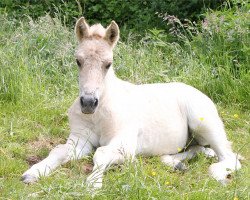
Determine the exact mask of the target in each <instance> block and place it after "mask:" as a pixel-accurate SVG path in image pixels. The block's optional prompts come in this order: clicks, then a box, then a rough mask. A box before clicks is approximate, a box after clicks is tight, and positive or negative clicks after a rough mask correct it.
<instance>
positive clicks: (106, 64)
mask: <svg viewBox="0 0 250 200" xmlns="http://www.w3.org/2000/svg"><path fill="white" fill-rule="evenodd" d="M75 33H76V37H77V39H78V41H79V45H78V47H77V50H76V54H75V56H76V62H77V65H78V68H79V89H80V104H81V110H82V112H83V113H85V114H92V113H94V112H95V110H96V108H97V106H98V102H99V98H100V96H101V95H102V93H103V90H104V86H105V79H106V75H107V74H108V72H109V71H110V67H112V62H113V52H112V50H113V48H114V46H115V45H116V43H117V41H118V39H119V27H118V25H117V24H116V23H115V22H114V21H112V22H111V24H110V25H109V26H108V27H107V28H106V29H105V28H103V26H102V25H101V24H95V25H93V26H89V25H88V24H87V22H86V21H85V19H84V17H81V18H80V19H79V20H78V21H77V22H76V26H75Z"/></svg>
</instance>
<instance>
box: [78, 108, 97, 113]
mask: <svg viewBox="0 0 250 200" xmlns="http://www.w3.org/2000/svg"><path fill="white" fill-rule="evenodd" d="M95 110H96V109H91V108H81V111H82V113H83V114H87V115H90V114H94V113H95Z"/></svg>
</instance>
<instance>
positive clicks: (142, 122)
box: [22, 17, 241, 188]
mask: <svg viewBox="0 0 250 200" xmlns="http://www.w3.org/2000/svg"><path fill="white" fill-rule="evenodd" d="M75 32H76V36H77V39H78V41H79V46H78V48H77V51H76V60H77V64H78V66H79V88H80V95H79V98H77V99H76V101H75V102H74V103H73V105H72V106H71V108H70V109H69V123H70V129H71V133H70V136H69V138H68V140H67V142H66V144H63V145H59V146H57V147H56V148H55V149H53V150H52V151H51V152H50V154H49V156H48V157H47V158H45V159H44V160H43V161H41V162H39V163H37V164H35V165H33V166H32V167H31V168H30V169H29V170H27V171H26V172H25V173H24V174H23V176H22V180H23V182H25V183H31V182H34V181H37V180H38V178H39V177H40V176H47V175H49V174H50V172H51V171H52V170H54V169H55V168H56V167H58V166H59V165H61V164H64V163H66V162H68V161H69V160H72V159H80V158H83V157H84V156H87V155H89V154H90V153H91V152H92V150H93V147H95V148H97V150H96V152H95V154H94V157H93V160H94V169H93V172H92V174H90V176H89V177H88V178H87V184H88V185H91V186H93V187H96V188H99V187H101V186H102V177H103V173H104V171H105V170H106V169H107V167H108V166H110V165H112V164H114V163H122V162H124V160H125V159H126V158H134V156H135V155H137V154H143V155H159V156H161V158H162V161H163V162H164V163H165V164H167V165H170V166H172V167H174V168H176V169H185V166H184V165H183V164H182V163H181V161H182V160H184V159H190V158H192V157H193V156H195V155H196V153H197V152H204V153H205V154H207V155H208V156H214V155H215V153H216V155H217V157H218V163H214V164H212V165H211V166H210V168H209V172H210V174H211V176H212V177H214V178H215V179H216V180H218V181H220V182H222V183H226V182H227V176H228V174H230V173H231V172H233V171H235V170H238V169H240V167H241V164H240V162H239V160H238V158H237V156H236V155H235V154H234V153H233V152H232V150H231V147H230V143H229V141H228V140H227V137H226V133H225V131H224V128H223V124H222V121H221V119H220V117H219V115H218V113H217V110H216V108H215V105H214V104H213V102H212V101H211V100H210V99H209V98H208V97H207V96H206V95H204V94H203V93H201V92H200V91H198V90H197V89H195V88H193V87H191V86H188V85H185V84H183V83H167V84H147V85H133V84H131V83H128V82H125V81H122V80H120V79H118V78H117V77H116V76H115V74H114V71H113V68H112V61H113V53H112V50H113V48H114V46H115V45H116V43H117V41H118V39H119V28H118V26H117V24H116V23H115V22H114V21H112V22H111V24H110V25H109V26H108V27H107V28H106V29H104V28H103V27H102V26H101V25H100V24H97V25H93V26H91V27H89V25H88V24H87V23H86V21H85V19H84V18H83V17H82V18H80V19H79V20H78V21H77V23H76V27H75ZM190 133H191V134H192V137H194V139H195V141H196V142H197V143H198V145H196V146H191V147H190V148H189V151H188V150H187V151H185V152H182V153H178V149H183V148H185V146H186V145H187V144H188V140H189V139H190V138H189V136H190ZM204 145H210V147H211V149H209V148H204V147H203V146H204ZM212 149H213V150H212Z"/></svg>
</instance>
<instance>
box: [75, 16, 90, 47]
mask: <svg viewBox="0 0 250 200" xmlns="http://www.w3.org/2000/svg"><path fill="white" fill-rule="evenodd" d="M75 34H76V37H77V40H78V41H79V42H81V41H82V40H84V38H87V37H89V25H88V23H87V22H86V20H85V18H84V17H81V18H80V19H78V20H77V22H76V25H75Z"/></svg>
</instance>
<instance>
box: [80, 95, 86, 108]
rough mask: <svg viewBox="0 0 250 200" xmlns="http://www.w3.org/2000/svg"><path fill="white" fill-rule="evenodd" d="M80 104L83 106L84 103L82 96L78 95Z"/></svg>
mask: <svg viewBox="0 0 250 200" xmlns="http://www.w3.org/2000/svg"><path fill="white" fill-rule="evenodd" d="M80 104H81V106H82V107H84V106H85V105H84V98H83V97H80Z"/></svg>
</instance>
